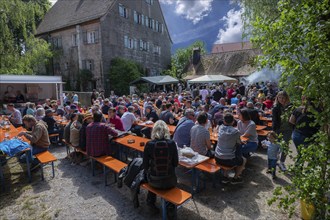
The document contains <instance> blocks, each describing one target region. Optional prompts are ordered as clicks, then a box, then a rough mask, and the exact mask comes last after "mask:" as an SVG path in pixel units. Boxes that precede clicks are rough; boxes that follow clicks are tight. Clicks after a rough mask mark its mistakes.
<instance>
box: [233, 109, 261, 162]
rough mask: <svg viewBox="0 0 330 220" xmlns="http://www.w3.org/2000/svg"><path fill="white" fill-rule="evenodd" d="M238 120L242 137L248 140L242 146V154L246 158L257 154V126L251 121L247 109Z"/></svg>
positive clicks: (243, 110)
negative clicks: (251, 153)
mask: <svg viewBox="0 0 330 220" xmlns="http://www.w3.org/2000/svg"><path fill="white" fill-rule="evenodd" d="M238 118H239V121H238V123H237V129H238V130H239V132H240V133H241V136H243V137H246V138H248V140H247V142H246V143H245V144H243V145H242V154H243V156H244V157H248V156H249V154H250V152H255V151H256V150H257V148H258V134H257V130H256V124H255V123H254V122H253V121H252V120H251V118H250V115H249V112H248V110H247V109H242V110H241V111H240V113H239V115H238Z"/></svg>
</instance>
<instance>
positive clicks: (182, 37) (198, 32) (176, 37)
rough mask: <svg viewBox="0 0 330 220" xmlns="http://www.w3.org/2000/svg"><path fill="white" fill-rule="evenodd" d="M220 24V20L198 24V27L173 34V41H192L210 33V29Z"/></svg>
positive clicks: (176, 42) (177, 42)
mask: <svg viewBox="0 0 330 220" xmlns="http://www.w3.org/2000/svg"><path fill="white" fill-rule="evenodd" d="M218 25H219V21H211V22H208V23H206V24H203V25H202V26H201V25H199V26H196V28H191V29H188V30H186V31H183V32H179V33H176V34H173V35H172V39H173V42H174V43H175V44H179V43H182V42H186V41H190V40H193V39H198V38H201V37H203V36H205V35H207V34H208V30H210V29H212V28H213V27H215V26H218Z"/></svg>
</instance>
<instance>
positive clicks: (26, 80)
mask: <svg viewBox="0 0 330 220" xmlns="http://www.w3.org/2000/svg"><path fill="white" fill-rule="evenodd" d="M0 83H3V84H4V83H7V84H9V83H12V84H46V83H48V84H63V83H64V82H62V76H40V75H0Z"/></svg>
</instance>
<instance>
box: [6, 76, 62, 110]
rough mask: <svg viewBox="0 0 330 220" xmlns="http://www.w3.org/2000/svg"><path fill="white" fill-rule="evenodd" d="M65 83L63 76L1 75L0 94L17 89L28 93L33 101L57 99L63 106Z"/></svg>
mask: <svg viewBox="0 0 330 220" xmlns="http://www.w3.org/2000/svg"><path fill="white" fill-rule="evenodd" d="M63 83H64V82H62V76H41V75H0V92H1V94H4V93H5V92H8V90H9V89H11V90H12V89H15V91H16V90H21V91H26V95H29V96H30V98H31V99H39V98H42V99H45V98H51V97H54V98H55V97H56V99H57V100H60V103H61V105H63V96H62V93H63ZM11 92H14V91H11Z"/></svg>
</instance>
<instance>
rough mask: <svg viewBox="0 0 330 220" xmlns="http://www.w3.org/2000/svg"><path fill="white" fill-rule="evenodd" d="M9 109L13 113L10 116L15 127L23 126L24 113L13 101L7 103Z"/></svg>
mask: <svg viewBox="0 0 330 220" xmlns="http://www.w3.org/2000/svg"><path fill="white" fill-rule="evenodd" d="M7 110H8V111H9V112H10V113H11V114H10V116H9V121H10V123H12V124H13V125H14V127H15V128H17V127H20V126H22V124H23V122H22V114H21V112H20V111H19V110H18V109H16V108H15V107H14V104H13V103H9V104H8V105H7Z"/></svg>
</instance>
